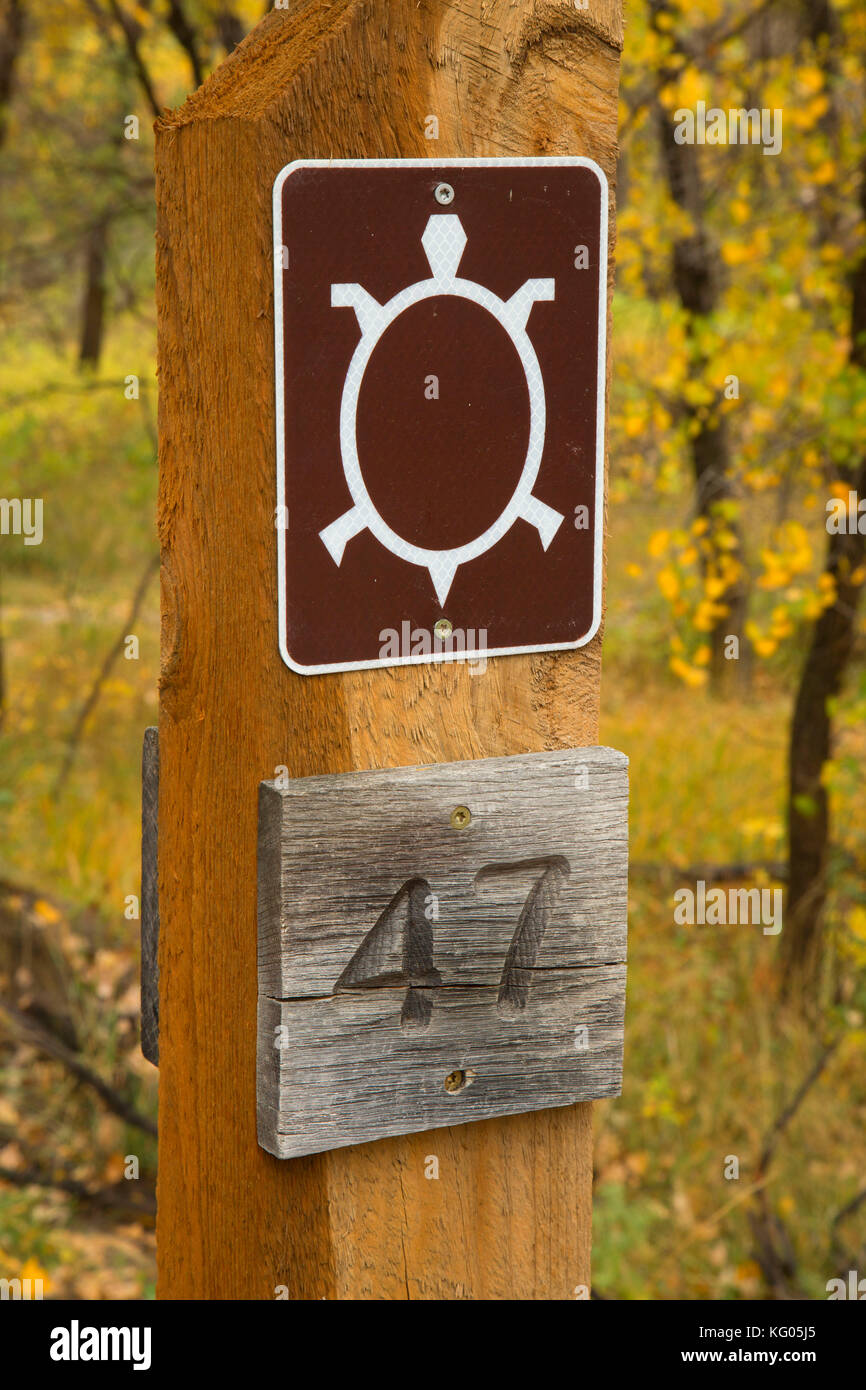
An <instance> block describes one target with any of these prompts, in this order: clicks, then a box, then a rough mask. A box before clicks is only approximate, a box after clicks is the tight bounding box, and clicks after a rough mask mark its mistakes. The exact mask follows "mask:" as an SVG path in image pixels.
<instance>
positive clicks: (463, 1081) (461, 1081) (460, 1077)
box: [445, 1067, 475, 1095]
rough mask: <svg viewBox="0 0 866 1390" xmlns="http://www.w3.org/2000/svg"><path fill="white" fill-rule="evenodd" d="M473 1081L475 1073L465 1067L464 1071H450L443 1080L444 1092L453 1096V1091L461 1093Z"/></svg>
mask: <svg viewBox="0 0 866 1390" xmlns="http://www.w3.org/2000/svg"><path fill="white" fill-rule="evenodd" d="M474 1080H475V1072H474V1071H473V1070H472V1068H471V1067H467V1068H466V1070H465V1071H450V1072H449V1073H448V1075H447V1076H446V1078H445V1090H446V1091H450V1092H451V1093H452V1095H453V1094H454V1092H455V1091H462V1090H464V1089H465V1088H466V1087H467V1086H471V1085H472V1082H473V1081H474Z"/></svg>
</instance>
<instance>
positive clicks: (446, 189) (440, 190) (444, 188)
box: [433, 183, 454, 207]
mask: <svg viewBox="0 0 866 1390" xmlns="http://www.w3.org/2000/svg"><path fill="white" fill-rule="evenodd" d="M433 197H434V198H435V199H436V201H437V203H441V204H442V206H443V207H447V206H448V204H449V203H453V202H454V189H453V188H452V187H451V185H450V183H438V184H437V185H436V188H435V190H434V193H433Z"/></svg>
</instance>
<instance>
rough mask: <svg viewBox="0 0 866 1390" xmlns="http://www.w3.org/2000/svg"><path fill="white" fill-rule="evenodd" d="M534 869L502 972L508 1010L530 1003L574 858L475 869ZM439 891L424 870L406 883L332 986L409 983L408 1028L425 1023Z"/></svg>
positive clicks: (501, 998)
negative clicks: (541, 953) (543, 947)
mask: <svg viewBox="0 0 866 1390" xmlns="http://www.w3.org/2000/svg"><path fill="white" fill-rule="evenodd" d="M517 872H523V873H525V872H533V873H535V874H536V877H535V879H534V881H533V884H532V887H531V888H530V890H529V893H528V894H527V896H526V901H525V902H524V904H523V908H522V910H521V913H520V916H519V918H518V920H517V925H516V926H515V929H514V935H513V936H512V938H511V945H510V946H509V948H508V951H507V953H506V956H505V961H504V963H503V966H502V974H501V976H500V978H499V993H498V997H497V1006H498V1007H499V1008H500V1009H502V1010H504V1011H505V1012H508V1013H514V1012H517V1011H519V1010H520V1009H523V1008H525V1007H526V1001H527V999H528V997H529V984H530V979H531V974H530V972H531V970H532V967H533V966H534V965H535V961H536V958H537V956H538V951H539V947H540V946H541V941H542V938H543V936H544V932H545V929H546V927H547V924H548V922H549V921H550V918H551V917H552V915H553V911H554V909H555V907H556V902H557V899H558V898H559V894H560V891H561V889H562V885H563V883H564V882H565V880H566V879H567V878H568V874H569V866H568V862H567V861H566V860H565V859H563V858H561V857H556V858H552V859H550V858H549V859H524V860H522V861H521V862H520V863H517V864H507V865H506V864H491V865H490V866H489V867H488V868H485V869H482V870H481V872H480V873H479V874H478V876H477V877H476V880H475V882H476V887H477V886H478V883H479V882H480V881H481V880H482V879H486V878H490V877H494V876H496V875H498V874H501V873H517ZM435 903H436V897H435V894H433V893H432V891H431V888H430V884H429V883H428V881H427V879H426V878H412V879H409V880H408V882H407V883H404V884H403V886H402V888H400V889H399V890H398V892H396V893H395V894H394V896H393V898H392V899H391V901H390V902H389V903H388V906H387V907H386V908H385V910H384V912H382V914H381V915H380V917H379V918H378V920H377V921H376V923H375V925H374V926H373V927H371V929H370V931H368V932H367V935H366V936H365V937H364V940H363V941H362V942H361V944H360V946H359V947H358V949H357V951H355V953H354V955H353V956H352V959H351V960H350V961H349V964H348V965H347V966H346V968H345V970H344V971H343V973H342V975H341V976H340V978H339V979H338V980H337V983H336V984H335V985H334V993H335V994H337V993H340V992H342V991H343V990H350V989H381V988H383V987H385V986H387V985H406V986H407V989H406V995H405V998H404V1000H403V1007H402V1009H401V1011H400V1023H401V1025H402V1027H404V1028H426V1027H427V1026H428V1024H429V1023H430V1019H431V1017H432V1015H433V996H432V993H431V991H432V989H434V988H435V987H436V986H437V985H441V983H442V977H441V975H440V974H439V971H438V970H437V969H436V968H435V966H434V964H433V927H432V923H431V921H430V917H431V916H432V915H434V914H433V913H431V911H430V907H431V904H434V905H435Z"/></svg>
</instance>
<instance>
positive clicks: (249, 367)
mask: <svg viewBox="0 0 866 1390" xmlns="http://www.w3.org/2000/svg"><path fill="white" fill-rule="evenodd" d="M620 45H621V7H620V5H619V3H618V0H604V2H603V3H601V0H597V2H596V3H594V4H593V6H592V15H591V16H590V15H589V14H588V13H582V12H580V11H576V10H575V9H574V7H573V5H572V4H571V3H570V0H561V3H559V2H557V3H546V2H544V0H538V3H535V2H534V0H516V2H514V0H494V3H489V0H483V2H482V0H460V3H447V2H446V0H426V2H425V0H422V3H418V0H335V3H332V4H321V3H319V0H303V2H302V3H298V4H295V5H294V6H293V7H292V8H291V9H290V10H288V11H282V10H279V11H273V12H272V13H271V14H270V15H268V16H267V18H266V19H265V20H263V21H262V23H261V24H260V25H259V26H258V27H257V29H256V30H255V31H254V32H253V34H252V35H251V36H250V37H249V38H248V39H247V40H246V41H245V42H244V43H243V44H242V45H240V47H239V48H238V49H237V50H236V51H235V53H234V54H233V55H232V57H231V58H229V59H228V60H227V62H226V63H225V64H224V65H223V66H222V68H221V69H220V70H219V71H218V72H217V73H216V74H215V76H214V77H213V78H212V79H211V80H210V81H208V82H207V83H206V84H205V86H204V87H203V88H202V89H201V90H200V91H199V92H198V93H196V95H195V96H194V97H193V98H192V99H191V100H190V101H189V102H188V103H187V104H186V106H184V107H183V108H181V110H179V111H178V112H176V113H174V114H172V115H169V116H167V117H166V119H165V120H164V121H162V122H160V123H159V126H158V130H157V155H156V167H157V267H158V296H159V304H158V308H159V377H160V435H161V438H160V500H159V529H160V539H161V547H162V621H163V637H162V675H161V698H160V761H161V775H160V794H159V796H160V846H159V891H160V916H161V931H160V986H161V999H160V1005H161V1017H160V1031H161V1036H160V1174H159V1190H158V1199H159V1216H158V1250H159V1256H158V1259H159V1283H158V1289H159V1293H160V1296H161V1297H163V1298H228V1299H235V1298H272V1297H273V1296H274V1289H275V1287H276V1286H278V1285H286V1286H288V1289H289V1294H290V1296H291V1297H292V1298H376V1299H405V1298H441V1299H452V1298H456V1299H460V1298H468V1299H484V1298H495V1299H505V1298H518V1299H538V1298H541V1299H545V1298H556V1299H558V1298H571V1297H573V1296H574V1288H575V1286H577V1285H579V1284H586V1283H588V1282H589V1234H590V1204H591V1168H592V1165H591V1114H590V1107H588V1106H577V1107H569V1108H563V1109H553V1110H548V1111H543V1112H539V1113H537V1114H530V1115H525V1116H514V1117H511V1118H509V1119H507V1120H489V1121H482V1122H480V1123H478V1124H473V1125H465V1126H459V1125H458V1126H454V1127H452V1128H448V1129H443V1130H440V1131H437V1132H436V1135H435V1139H434V1138H432V1137H431V1136H429V1135H427V1136H425V1135H420V1136H408V1137H403V1138H395V1139H388V1140H382V1141H380V1142H378V1143H374V1144H363V1145H359V1146H357V1147H353V1148H350V1149H340V1150H337V1151H335V1152H333V1153H330V1154H326V1155H321V1156H315V1155H314V1156H311V1157H308V1158H299V1159H294V1160H292V1161H290V1162H283V1163H281V1162H279V1161H278V1160H277V1159H275V1158H273V1157H270V1156H269V1155H267V1154H265V1153H264V1152H263V1151H262V1150H261V1149H260V1148H259V1146H258V1145H257V1143H256V1135H255V1126H256V1116H255V1087H256V1072H255V1052H256V1024H255V1015H256V967H255V952H256V822H257V787H258V784H259V782H261V781H263V780H265V779H268V778H272V777H273V776H274V775H275V769H276V768H277V767H278V766H279V765H281V764H285V765H287V766H288V768H289V771H290V774H291V775H292V776H293V777H298V776H304V775H315V774H322V773H327V772H341V771H349V770H352V769H354V768H367V767H381V766H388V765H400V764H403V765H406V764H412V763H435V762H447V761H452V760H454V759H469V758H480V757H490V756H504V755H507V754H512V753H522V752H530V751H537V750H540V749H545V748H561V747H575V746H579V745H581V744H591V743H593V742H595V740H596V738H597V718H598V696H599V679H600V661H601V644H600V636H599V637H597V638H596V639H595V640H594V641H593V642H592V643H591V644H590V645H589V646H587V647H586V648H583V649H582V650H580V651H578V652H565V653H556V654H550V655H547V656H527V657H506V658H501V659H497V660H494V661H491V662H490V663H489V664H488V669H487V672H486V674H485V675H483V676H472V675H470V674H469V673H468V671H467V670H466V669H465V668H461V667H460V666H457V665H455V666H451V665H441V666H435V667H417V666H416V667H404V668H400V669H396V670H390V671H372V672H354V673H349V674H345V675H337V676H327V677H319V678H305V677H301V676H297V675H294V674H293V673H292V672H291V671H289V670H287V669H286V667H285V665H284V664H283V662H282V660H281V658H280V655H279V651H278V645H277V604H276V593H275V585H276V573H275V564H274V533H273V517H274V506H275V496H274V472H275V467H274V397H273V390H274V386H273V380H274V373H273V360H272V358H273V321H272V293H271V283H272V266H271V219H270V191H271V185H272V182H273V179H274V177H275V175H276V173H277V172H278V170H279V169H280V168H282V167H283V165H285V164H286V163H287V162H288V161H289V160H291V159H294V158H300V157H302V156H303V157H319V158H322V157H337V156H339V157H368V158H373V157H401V156H404V157H405V156H416V157H417V156H425V155H431V154H433V155H436V156H440V157H455V156H477V155H526V154H583V155H587V156H589V157H591V158H593V159H595V160H596V161H597V162H598V163H599V164H600V165H601V166H602V168H603V169H604V170H605V173H606V174H607V177H608V179H609V181H610V184H611V188H613V185H614V175H615V158H616V117H617V86H618V73H619V49H620ZM430 113H432V114H436V115H438V117H439V124H440V138H439V140H438V141H436V142H430V141H427V140H426V139H425V138H424V118H425V116H426V115H427V114H430ZM431 147H432V148H431ZM434 1145H435V1147H434ZM431 1152H434V1153H435V1154H436V1155H437V1157H438V1160H439V1174H440V1176H439V1179H438V1180H435V1181H431V1180H429V1179H428V1178H426V1177H425V1157H426V1156H428V1155H429V1154H430V1153H431Z"/></svg>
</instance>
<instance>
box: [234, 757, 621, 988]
mask: <svg viewBox="0 0 866 1390" xmlns="http://www.w3.org/2000/svg"><path fill="white" fill-rule="evenodd" d="M626 767H627V760H626V758H625V756H624V754H622V753H618V752H616V751H615V750H614V749H612V748H576V749H568V750H564V751H562V752H558V753H527V754H523V755H521V756H516V757H513V758H483V759H480V760H478V761H475V762H469V763H465V762H457V763H444V764H439V765H434V766H433V767H416V768H394V769H389V770H381V771H371V772H356V773H346V774H343V775H338V774H332V775H331V776H329V777H301V778H298V779H297V780H295V781H293V782H290V783H289V785H288V786H287V787H285V788H282V789H281V788H279V787H277V786H276V785H275V784H274V783H265V784H264V786H263V787H262V790H261V800H260V815H259V857H260V864H261V866H262V871H261V872H260V875H259V915H258V923H259V936H258V964H259V989H260V991H261V992H262V993H264V994H270V995H271V996H272V997H273V998H276V999H293V998H295V999H296V998H302V997H312V998H321V997H322V996H324V995H328V994H330V993H331V991H332V989H333V986H334V982H335V981H336V980H337V978H338V977H339V976H340V975H341V974H342V972H343V970H344V968H345V966H346V963H347V961H348V960H349V958H350V956H351V955H352V952H353V951H354V950H355V949H356V948H357V946H358V945H359V942H360V941H361V939H362V938H363V936H364V935H365V933H366V932H368V931H369V930H370V929H371V928H372V927H373V926H374V924H375V922H376V919H377V917H379V915H380V913H381V912H382V910H383V908H384V907H385V906H386V905H387V904H388V902H389V900H390V899H391V897H392V895H393V894H394V893H395V892H396V891H397V890H398V889H399V888H400V886H401V885H402V884H405V883H408V882H409V881H410V880H412V879H416V878H422V879H424V880H425V882H426V884H427V885H429V887H428V890H427V891H428V892H432V893H434V894H435V896H436V908H437V912H438V921H439V922H440V923H441V926H437V927H436V930H435V935H436V937H437V946H436V964H437V968H438V969H439V971H440V972H441V976H442V980H443V982H444V983H446V984H457V983H461V982H464V983H468V982H470V981H471V982H472V983H474V984H485V985H495V984H498V982H499V979H500V976H501V974H502V968H503V962H504V961H505V958H506V954H507V952H508V948H509V944H510V942H511V938H512V935H513V933H514V928H515V925H516V923H517V920H518V918H519V916H520V912H521V909H522V907H523V904H524V902H525V900H526V897H527V894H528V892H529V891H530V889H531V888H532V885H533V883H534V882H535V881H536V880H537V878H538V876H539V869H538V861H539V860H546V861H548V862H552V861H553V860H555V859H559V858H564V860H565V867H566V878H565V881H564V882H563V884H562V885H561V887H560V891H559V895H558V903H557V910H556V912H555V913H554V914H553V915H552V920H551V921H550V922H549V924H548V926H547V929H546V933H545V952H546V958H547V959H548V960H549V961H550V962H552V963H555V964H556V965H558V966H562V967H565V966H571V967H580V966H587V965H600V964H610V963H614V962H620V961H624V960H625V958H626V908H627V901H626V900H627V886H628V885H627V874H628V774H627V770H626ZM584 780H585V781H586V786H583V785H581V786H578V785H576V784H577V782H578V781H579V782H581V783H582V782H583V781H584ZM458 805H465V806H468V807H470V808H471V821H470V824H469V825H467V826H466V828H465V829H462V830H455V829H453V828H452V826H451V823H450V819H449V817H450V812H451V810H452V808H453V807H454V806H458ZM274 841H276V842H277V845H278V848H275V845H274ZM521 864H523V865H524V867H523V868H522V869H521V868H520V865H521ZM509 866H510V867H509Z"/></svg>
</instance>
